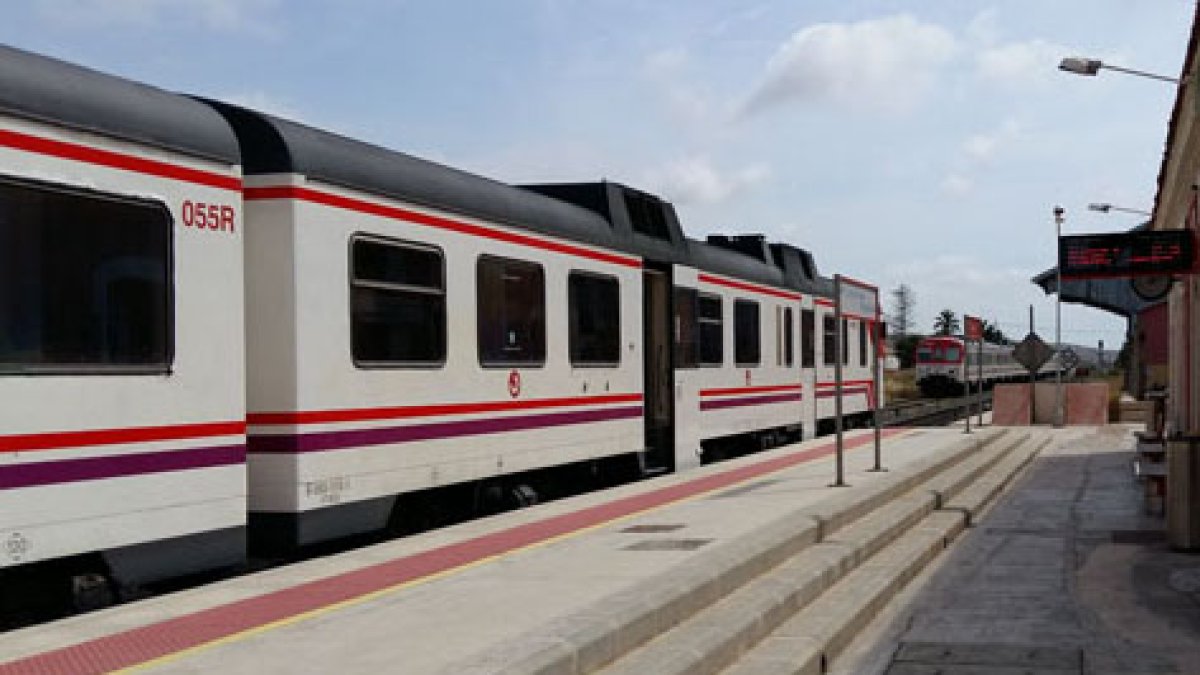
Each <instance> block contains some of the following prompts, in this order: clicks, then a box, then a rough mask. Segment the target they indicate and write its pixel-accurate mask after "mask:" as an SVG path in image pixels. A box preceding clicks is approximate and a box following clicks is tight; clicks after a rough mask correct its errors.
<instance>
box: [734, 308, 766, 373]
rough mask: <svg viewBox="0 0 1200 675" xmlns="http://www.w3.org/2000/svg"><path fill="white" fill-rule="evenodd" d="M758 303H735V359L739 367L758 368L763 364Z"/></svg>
mask: <svg viewBox="0 0 1200 675" xmlns="http://www.w3.org/2000/svg"><path fill="white" fill-rule="evenodd" d="M760 331H761V327H760V322H759V316H758V303H757V302H753V301H751V300H734V301H733V358H734V363H736V364H737V365H738V366H757V365H758V364H759V363H761V362H762V338H761V335H760Z"/></svg>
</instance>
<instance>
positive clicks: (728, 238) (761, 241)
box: [707, 234, 775, 263]
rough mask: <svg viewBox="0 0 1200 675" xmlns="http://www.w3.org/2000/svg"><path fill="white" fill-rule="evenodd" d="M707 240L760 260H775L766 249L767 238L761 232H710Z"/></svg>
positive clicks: (766, 261)
mask: <svg viewBox="0 0 1200 675" xmlns="http://www.w3.org/2000/svg"><path fill="white" fill-rule="evenodd" d="M707 241H708V243H709V244H711V245H713V246H717V247H720V248H724V249H728V250H730V251H737V252H738V253H741V254H742V255H748V256H750V257H751V258H754V259H755V260H759V261H761V262H765V263H774V262H775V261H774V259H773V257H771V256H770V255H769V252H768V250H767V238H766V237H764V236H763V235H761V234H735V235H725V234H710V235H708V239H707Z"/></svg>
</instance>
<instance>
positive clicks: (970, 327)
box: [963, 316, 983, 341]
mask: <svg viewBox="0 0 1200 675" xmlns="http://www.w3.org/2000/svg"><path fill="white" fill-rule="evenodd" d="M963 332H964V333H965V334H966V337H967V339H968V340H976V341H978V340H982V339H983V321H982V320H980V318H979V317H977V316H963Z"/></svg>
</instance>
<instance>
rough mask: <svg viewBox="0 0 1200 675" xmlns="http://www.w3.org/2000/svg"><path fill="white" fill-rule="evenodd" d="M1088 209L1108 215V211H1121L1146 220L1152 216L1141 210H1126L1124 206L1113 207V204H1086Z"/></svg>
mask: <svg viewBox="0 0 1200 675" xmlns="http://www.w3.org/2000/svg"><path fill="white" fill-rule="evenodd" d="M1088 209H1089V210H1091V211H1099V212H1100V213H1108V212H1109V211H1123V212H1125V213H1132V214H1135V215H1139V216H1146V217H1147V218H1149V217H1150V216H1151V215H1153V214H1151V213H1150V212H1149V211H1143V210H1141V209H1130V208H1126V207H1124V206H1115V205H1113V204H1103V203H1101V204H1088Z"/></svg>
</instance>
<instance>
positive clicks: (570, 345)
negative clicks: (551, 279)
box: [567, 270, 621, 368]
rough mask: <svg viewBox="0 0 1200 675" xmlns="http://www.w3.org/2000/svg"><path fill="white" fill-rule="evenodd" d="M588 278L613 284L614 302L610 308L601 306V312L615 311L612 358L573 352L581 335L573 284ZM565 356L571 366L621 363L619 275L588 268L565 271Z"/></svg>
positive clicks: (608, 365) (594, 366) (603, 365)
mask: <svg viewBox="0 0 1200 675" xmlns="http://www.w3.org/2000/svg"><path fill="white" fill-rule="evenodd" d="M581 280H590V281H593V282H601V283H606V284H607V283H611V284H612V286H613V293H614V297H613V300H614V303H613V306H612V307H611V308H602V309H601V310H600V311H602V312H615V313H616V320H615V321H614V323H615V324H616V326H615V330H614V332H613V334H612V336H611V340H612V344H611V345H608V347H611V350H612V353H613V354H614V355H615V356H616V358H613V359H605V358H584V357H582V356H579V355H577V354H576V353H575V350H576V347H577V346H578V343H577V342H576V341H577V340H578V339H580V338H581V337H582V335H580V334H579V331H578V330H577V328H578V325H577V321H576V319H577V317H579V316H580V315H579V314H578V313H577V312H576V311H575V310H576V304H575V286H574V285H573V283H574V282H576V281H581ZM567 358H568V359H569V360H570V363H571V367H573V368H617V367H619V366H620V365H621V280H620V278H619V277H617V276H615V275H612V274H601V273H599V272H591V271H588V270H571V271H570V272H568V273H567Z"/></svg>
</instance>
